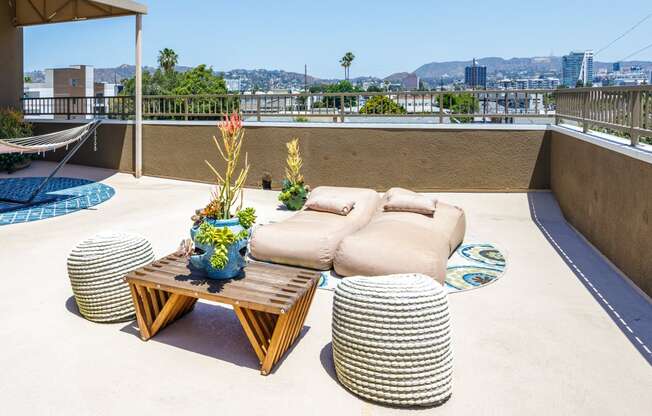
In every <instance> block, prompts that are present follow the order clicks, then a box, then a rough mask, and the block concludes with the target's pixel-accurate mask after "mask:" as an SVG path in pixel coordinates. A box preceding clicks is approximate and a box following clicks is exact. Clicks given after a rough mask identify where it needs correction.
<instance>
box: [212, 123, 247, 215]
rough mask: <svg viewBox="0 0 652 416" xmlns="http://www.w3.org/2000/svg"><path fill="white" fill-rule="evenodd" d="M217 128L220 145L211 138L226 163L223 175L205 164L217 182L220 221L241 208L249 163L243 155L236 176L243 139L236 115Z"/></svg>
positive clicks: (242, 130) (214, 138) (241, 128)
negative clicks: (234, 209) (242, 164)
mask: <svg viewBox="0 0 652 416" xmlns="http://www.w3.org/2000/svg"><path fill="white" fill-rule="evenodd" d="M218 127H219V129H220V133H221V135H222V140H221V143H220V141H218V140H217V138H216V137H215V136H213V141H214V142H215V146H216V147H217V150H218V151H219V153H220V156H222V159H224V162H226V169H225V171H224V173H223V174H220V173H219V172H218V171H217V169H215V168H214V167H213V165H211V163H210V162H209V161H208V160H206V161H205V162H206V164H207V165H208V167H209V168H211V170H212V171H213V174H214V175H215V178H216V180H217V188H216V192H215V194H214V199H215V200H218V201H219V203H220V206H221V212H220V219H223V220H227V219H229V218H232V217H233V215H234V214H235V213H232V211H231V209H232V208H233V207H235V206H237V208H236V212H237V211H239V210H240V209H241V208H242V203H243V193H244V183H245V181H246V180H247V174H248V173H249V161H248V159H247V153H245V160H244V166H243V167H242V168H240V172H239V173H238V174H237V175H236V170H237V169H238V164H239V163H238V162H239V160H240V152H241V150H242V143H243V139H244V128H243V127H242V121H241V120H240V117H239V116H238V114H237V113H235V112H234V113H233V114H232V115H231V116H230V117H227V119H226V120H225V121H222V122H220V123H219V124H218Z"/></svg>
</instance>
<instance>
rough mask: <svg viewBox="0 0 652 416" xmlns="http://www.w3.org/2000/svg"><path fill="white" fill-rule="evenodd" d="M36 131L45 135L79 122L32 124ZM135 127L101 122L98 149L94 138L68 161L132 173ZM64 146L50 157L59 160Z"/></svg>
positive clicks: (75, 125) (48, 155)
mask: <svg viewBox="0 0 652 416" xmlns="http://www.w3.org/2000/svg"><path fill="white" fill-rule="evenodd" d="M33 126H34V133H35V134H45V133H51V132H55V131H60V130H64V129H69V128H72V127H78V126H79V123H70V124H68V123H33ZM133 130H134V126H133V125H130V124H102V125H100V127H99V128H98V130H97V151H95V146H94V145H95V141H94V138H93V137H91V138H89V139H88V140H86V143H84V145H83V146H82V147H81V149H79V151H78V152H77V154H76V155H75V156H73V158H72V159H71V161H70V162H69V163H74V164H79V165H87V166H96V167H100V168H106V169H114V170H118V171H120V172H133V171H134V168H133V165H134V161H133V147H134V146H133ZM65 153H66V151H65V150H64V149H62V150H58V151H56V152H48V153H46V159H47V160H59V159H61V157H63V155H64V154H65Z"/></svg>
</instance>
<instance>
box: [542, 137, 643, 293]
mask: <svg viewBox="0 0 652 416" xmlns="http://www.w3.org/2000/svg"><path fill="white" fill-rule="evenodd" d="M550 140H551V162H550V166H551V176H550V177H551V188H552V190H553V192H554V193H555V196H556V198H557V201H559V205H560V206H561V209H562V211H563V213H564V216H565V217H566V219H567V220H568V221H569V222H570V223H571V224H572V225H573V226H574V227H575V228H577V229H578V230H579V231H580V232H581V233H582V234H583V235H584V236H585V237H586V238H587V239H588V240H589V241H590V242H591V243H592V244H593V245H595V246H596V247H597V248H598V249H599V250H600V251H601V252H602V253H603V254H604V255H605V256H607V257H608V258H609V259H610V260H611V261H612V262H613V263H614V264H615V265H616V266H618V268H620V269H621V270H622V271H623V272H624V273H625V274H626V275H627V276H628V277H629V278H630V279H632V281H633V282H634V283H636V285H637V286H638V287H639V288H641V289H642V290H643V291H644V292H646V293H647V294H648V295H650V296H652V257H651V254H652V253H651V252H650V249H651V248H652V163H650V162H647V161H645V160H640V159H637V158H635V157H632V156H629V155H627V154H623V153H619V152H617V151H614V150H611V149H608V148H605V147H602V146H599V145H597V144H593V143H590V142H587V141H584V140H580V139H578V138H576V137H573V136H572V135H570V134H564V133H561V132H556V131H551V132H550ZM625 150H626V149H625ZM651 159H652V158H651Z"/></svg>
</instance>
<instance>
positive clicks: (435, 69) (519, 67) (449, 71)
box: [414, 56, 561, 78]
mask: <svg viewBox="0 0 652 416" xmlns="http://www.w3.org/2000/svg"><path fill="white" fill-rule="evenodd" d="M471 62H472V61H471V60H468V61H447V62H430V63H428V64H425V65H421V66H420V67H419V68H417V69H416V70H415V71H414V72H416V74H417V75H418V76H420V77H421V78H442V77H447V76H448V77H462V76H464V68H465V67H467V66H469V65H471ZM478 63H479V64H480V65H484V66H486V67H487V72H489V73H495V72H504V73H518V72H523V73H534V72H538V73H541V72H551V71H556V72H559V71H561V58H560V57H557V56H550V57H540V58H511V59H503V58H496V57H488V58H480V59H478Z"/></svg>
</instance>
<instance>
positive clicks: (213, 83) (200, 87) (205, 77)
mask: <svg viewBox="0 0 652 416" xmlns="http://www.w3.org/2000/svg"><path fill="white" fill-rule="evenodd" d="M172 93H173V94H174V95H199V94H226V93H227V90H226V82H224V78H222V77H219V76H217V75H215V74H214V73H213V69H212V68H211V67H207V66H206V65H204V64H201V65H198V66H196V67H195V68H193V69H191V70H190V71H187V72H185V73H183V74H182V75H181V76H180V77H179V82H178V83H177V85H176V86H175V88H174V89H173V90H172Z"/></svg>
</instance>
